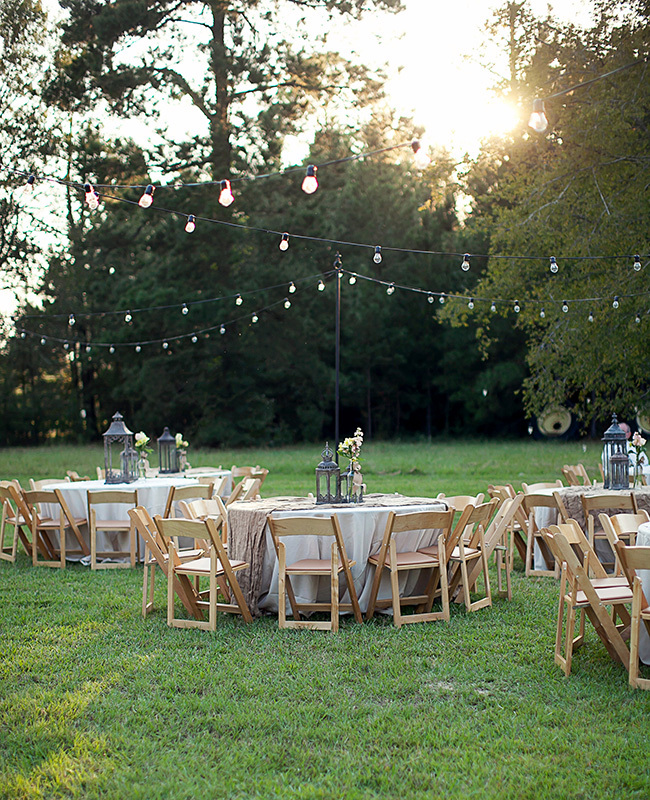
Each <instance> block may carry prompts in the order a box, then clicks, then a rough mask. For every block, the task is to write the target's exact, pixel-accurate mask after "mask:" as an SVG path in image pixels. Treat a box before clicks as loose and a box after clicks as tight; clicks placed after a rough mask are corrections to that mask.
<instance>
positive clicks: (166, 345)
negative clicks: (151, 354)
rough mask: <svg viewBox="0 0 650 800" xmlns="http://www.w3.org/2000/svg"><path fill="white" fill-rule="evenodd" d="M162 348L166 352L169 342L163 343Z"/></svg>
mask: <svg viewBox="0 0 650 800" xmlns="http://www.w3.org/2000/svg"><path fill="white" fill-rule="evenodd" d="M162 346H163V350H167V348H168V347H169V342H163V345H162Z"/></svg>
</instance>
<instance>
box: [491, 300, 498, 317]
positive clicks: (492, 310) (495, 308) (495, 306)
mask: <svg viewBox="0 0 650 800" xmlns="http://www.w3.org/2000/svg"><path fill="white" fill-rule="evenodd" d="M496 310H497V304H496V303H495V302H494V300H493V301H492V305H491V306H490V311H491V312H492V313H493V314H494V313H495V312H496Z"/></svg>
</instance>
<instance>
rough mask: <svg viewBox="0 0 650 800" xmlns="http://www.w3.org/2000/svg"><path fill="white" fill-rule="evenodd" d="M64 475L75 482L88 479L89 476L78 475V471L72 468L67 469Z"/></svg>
mask: <svg viewBox="0 0 650 800" xmlns="http://www.w3.org/2000/svg"><path fill="white" fill-rule="evenodd" d="M65 474H66V477H68V478H70V480H71V481H72V482H73V483H75V482H77V481H89V480H90V476H88V475H80V474H79V473H78V472H75V470H73V469H69V470H68V471H67V472H66V473H65Z"/></svg>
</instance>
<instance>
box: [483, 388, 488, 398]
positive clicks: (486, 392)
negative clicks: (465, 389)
mask: <svg viewBox="0 0 650 800" xmlns="http://www.w3.org/2000/svg"><path fill="white" fill-rule="evenodd" d="M487 394H488V390H487V389H483V397H487Z"/></svg>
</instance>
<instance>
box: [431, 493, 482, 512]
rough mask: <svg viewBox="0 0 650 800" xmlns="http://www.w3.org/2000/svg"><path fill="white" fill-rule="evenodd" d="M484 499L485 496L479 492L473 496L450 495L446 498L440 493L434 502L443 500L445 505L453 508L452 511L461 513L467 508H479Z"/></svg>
mask: <svg viewBox="0 0 650 800" xmlns="http://www.w3.org/2000/svg"><path fill="white" fill-rule="evenodd" d="M484 499H485V495H484V494H483V492H479V493H478V494H477V495H473V494H456V495H452V496H451V497H447V496H446V495H445V494H444V493H442V492H441V493H440V494H439V495H438V496H437V497H436V500H444V502H445V503H447V505H448V506H449V507H450V508H453V509H454V511H463V509H464V508H466V507H467V506H479V505H481V503H482V502H483V500H484Z"/></svg>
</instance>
